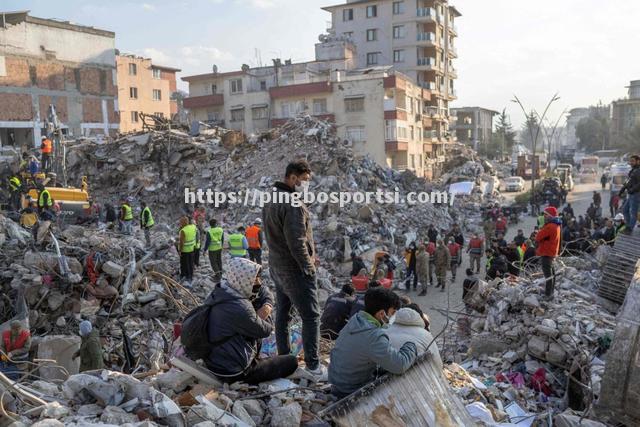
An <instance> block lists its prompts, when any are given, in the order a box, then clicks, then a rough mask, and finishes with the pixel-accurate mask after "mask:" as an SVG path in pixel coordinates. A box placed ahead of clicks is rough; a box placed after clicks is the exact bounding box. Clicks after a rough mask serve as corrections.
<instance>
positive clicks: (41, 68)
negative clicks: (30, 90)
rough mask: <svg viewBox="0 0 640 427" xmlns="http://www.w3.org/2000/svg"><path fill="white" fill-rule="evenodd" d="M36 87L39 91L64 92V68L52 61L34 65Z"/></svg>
mask: <svg viewBox="0 0 640 427" xmlns="http://www.w3.org/2000/svg"><path fill="white" fill-rule="evenodd" d="M35 69H36V85H37V86H38V87H39V88H40V89H49V90H64V66H63V65H62V64H58V63H55V62H52V61H48V62H38V63H36V64H35Z"/></svg>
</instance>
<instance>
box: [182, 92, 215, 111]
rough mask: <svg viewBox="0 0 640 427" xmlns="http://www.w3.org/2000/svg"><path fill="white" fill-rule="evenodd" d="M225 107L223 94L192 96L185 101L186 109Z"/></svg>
mask: <svg viewBox="0 0 640 427" xmlns="http://www.w3.org/2000/svg"><path fill="white" fill-rule="evenodd" d="M217 105H224V96H223V95H222V94H214V95H203V96H190V97H189V98H185V99H184V100H183V106H184V108H189V109H191V108H204V107H213V106H217Z"/></svg>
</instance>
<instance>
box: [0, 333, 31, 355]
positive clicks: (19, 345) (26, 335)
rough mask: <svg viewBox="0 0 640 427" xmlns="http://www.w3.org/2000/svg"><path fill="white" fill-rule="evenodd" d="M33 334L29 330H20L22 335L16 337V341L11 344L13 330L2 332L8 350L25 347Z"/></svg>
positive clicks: (5, 347)
mask: <svg viewBox="0 0 640 427" xmlns="http://www.w3.org/2000/svg"><path fill="white" fill-rule="evenodd" d="M30 335H31V334H30V333H29V331H24V330H23V331H20V335H18V338H17V339H16V342H14V343H13V344H11V331H10V330H8V331H4V333H3V334H2V340H3V341H4V349H5V350H6V352H7V353H8V352H10V351H13V350H19V349H21V348H22V347H24V345H25V344H26V342H27V339H28V338H29V336H30Z"/></svg>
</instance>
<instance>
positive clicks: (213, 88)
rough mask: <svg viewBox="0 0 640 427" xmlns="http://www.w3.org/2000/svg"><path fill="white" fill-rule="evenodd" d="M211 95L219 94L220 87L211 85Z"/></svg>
mask: <svg viewBox="0 0 640 427" xmlns="http://www.w3.org/2000/svg"><path fill="white" fill-rule="evenodd" d="M211 93H212V94H213V95H215V94H216V93H218V85H211Z"/></svg>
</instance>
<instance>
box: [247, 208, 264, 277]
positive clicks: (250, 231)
mask: <svg viewBox="0 0 640 427" xmlns="http://www.w3.org/2000/svg"><path fill="white" fill-rule="evenodd" d="M261 226H262V220H261V219H260V218H256V220H255V221H253V225H252V226H250V227H249V228H247V230H246V231H245V232H244V235H245V237H246V238H247V243H248V244H249V249H248V251H249V259H250V260H251V261H253V262H255V263H256V264H260V265H262V228H260V227H261Z"/></svg>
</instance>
